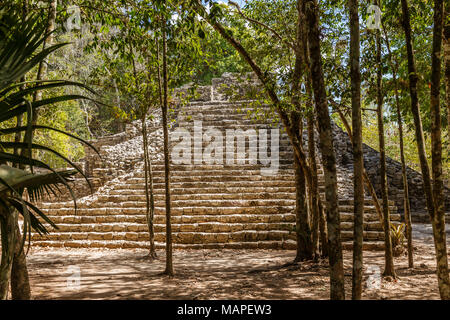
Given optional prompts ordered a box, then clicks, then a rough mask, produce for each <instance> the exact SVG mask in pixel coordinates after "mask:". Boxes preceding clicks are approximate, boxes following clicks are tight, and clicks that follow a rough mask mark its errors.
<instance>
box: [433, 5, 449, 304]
mask: <svg viewBox="0 0 450 320" xmlns="http://www.w3.org/2000/svg"><path fill="white" fill-rule="evenodd" d="M443 23H444V1H443V0H435V1H434V27H433V49H432V50H433V51H432V54H431V94H430V98H431V99H430V100H431V103H430V109H431V168H432V176H433V199H434V208H435V212H434V215H433V216H432V217H431V218H432V221H433V233H434V234H435V239H439V240H440V241H435V250H436V258H437V259H438V260H437V264H438V268H437V272H438V279H439V282H440V286H439V291H440V294H441V298H442V299H446V300H449V299H450V279H449V273H448V272H449V270H448V257H447V242H446V234H445V207H444V206H445V199H444V179H443V175H442V136H441V127H442V124H441V105H440V87H441V54H442V52H441V51H442V35H443Z"/></svg>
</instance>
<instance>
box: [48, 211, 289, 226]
mask: <svg viewBox="0 0 450 320" xmlns="http://www.w3.org/2000/svg"><path fill="white" fill-rule="evenodd" d="M49 218H50V219H51V220H52V221H53V222H54V223H56V224H57V225H58V224H83V223H87V224H94V223H99V224H103V223H138V224H145V223H146V221H147V220H146V216H145V210H142V212H140V213H139V214H133V215H124V214H117V215H89V216H80V215H74V214H73V212H72V213H69V212H68V214H67V215H61V216H58V215H49ZM165 222H166V217H165V215H155V217H154V223H155V224H165ZM171 222H172V223H174V224H181V223H187V224H195V223H205V222H219V223H280V222H289V223H295V216H294V215H293V214H290V213H287V214H260V215H249V214H235V215H233V214H230V215H207V216H202V215H181V216H172V218H171Z"/></svg>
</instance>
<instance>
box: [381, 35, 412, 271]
mask: <svg viewBox="0 0 450 320" xmlns="http://www.w3.org/2000/svg"><path fill="white" fill-rule="evenodd" d="M383 30H384V34H385V37H386V46H387V49H388V53H389V57H390V62H391V66H392V80H393V81H394V96H395V105H396V111H397V123H398V134H399V138H400V161H401V163H402V180H403V198H404V199H403V208H404V213H405V222H406V240H407V247H408V266H409V267H410V268H414V253H413V244H412V222H411V206H410V203H409V190H408V175H407V172H406V169H407V166H406V160H405V150H404V141H403V121H402V113H401V111H400V98H399V94H398V81H397V71H398V63H397V61H395V64H394V62H393V61H392V59H393V56H392V52H391V46H390V44H389V38H388V34H387V32H386V29H385V28H384V26H383Z"/></svg>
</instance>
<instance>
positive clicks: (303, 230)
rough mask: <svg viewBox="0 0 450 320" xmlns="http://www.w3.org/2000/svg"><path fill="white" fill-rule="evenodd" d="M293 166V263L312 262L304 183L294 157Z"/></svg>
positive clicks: (303, 176) (299, 165)
mask: <svg viewBox="0 0 450 320" xmlns="http://www.w3.org/2000/svg"><path fill="white" fill-rule="evenodd" d="M294 164H295V185H296V189H295V193H296V203H295V205H296V206H295V216H296V233H297V255H296V257H295V260H294V262H299V261H305V260H312V259H313V250H312V249H313V248H312V241H311V229H310V222H309V215H308V206H307V202H306V181H305V174H304V173H303V170H302V167H301V164H300V161H299V159H298V157H297V156H295V155H294Z"/></svg>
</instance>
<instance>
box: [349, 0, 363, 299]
mask: <svg viewBox="0 0 450 320" xmlns="http://www.w3.org/2000/svg"><path fill="white" fill-rule="evenodd" d="M349 9H350V77H351V87H352V127H353V185H354V189H353V199H354V200H353V208H354V211H353V212H354V218H353V275H352V299H354V300H361V293H362V278H363V230H364V229H363V228H364V178H363V172H364V158H363V151H362V121H361V72H360V69H359V56H360V53H359V16H358V1H357V0H350V1H349Z"/></svg>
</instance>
